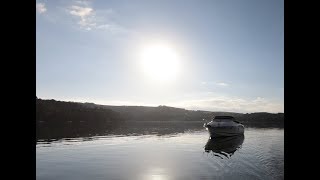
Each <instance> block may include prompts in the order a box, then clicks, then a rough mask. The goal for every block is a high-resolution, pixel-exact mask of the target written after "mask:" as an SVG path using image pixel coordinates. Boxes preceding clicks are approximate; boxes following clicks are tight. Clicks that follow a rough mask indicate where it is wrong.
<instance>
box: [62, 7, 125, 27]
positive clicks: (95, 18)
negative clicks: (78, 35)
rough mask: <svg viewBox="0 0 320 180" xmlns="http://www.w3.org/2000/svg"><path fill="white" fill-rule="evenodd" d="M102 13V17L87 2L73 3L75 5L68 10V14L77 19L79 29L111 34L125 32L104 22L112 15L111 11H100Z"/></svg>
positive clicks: (116, 25)
mask: <svg viewBox="0 0 320 180" xmlns="http://www.w3.org/2000/svg"><path fill="white" fill-rule="evenodd" d="M101 12H103V16H102V15H101V14H100V15H98V14H99V13H98V12H97V11H96V10H95V9H93V7H92V6H91V5H90V2H89V1H75V5H72V6H70V7H69V8H68V13H69V14H70V15H72V16H73V17H75V18H77V24H78V25H79V27H80V28H81V29H85V30H87V31H90V30H93V29H96V30H106V31H109V32H111V33H121V32H126V29H125V28H123V27H122V26H120V25H118V24H116V23H114V22H110V21H107V20H106V18H107V17H106V16H108V15H109V16H110V15H112V14H113V13H114V11H113V10H112V9H107V10H103V11H100V13H101Z"/></svg>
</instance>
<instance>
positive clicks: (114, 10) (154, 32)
mask: <svg viewBox="0 0 320 180" xmlns="http://www.w3.org/2000/svg"><path fill="white" fill-rule="evenodd" d="M283 8H284V4H283V0H241V1H239V0H200V1H199V0H71V1H69V0H68V1H66V0H65V1H62V0H56V1H45V0H38V1H36V11H37V12H36V95H37V97H38V98H41V99H55V100H61V101H76V102H92V103H96V104H103V105H139V106H140V105H141V106H159V105H167V106H174V107H180V108H185V109H189V110H208V111H229V112H240V113H251V112H271V113H278V112H283V111H284V12H283V11H284V10H283Z"/></svg>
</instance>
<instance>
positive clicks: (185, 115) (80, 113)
mask: <svg viewBox="0 0 320 180" xmlns="http://www.w3.org/2000/svg"><path fill="white" fill-rule="evenodd" d="M36 102H37V103H36V113H37V114H36V124H37V137H61V136H62V137H71V136H75V135H79V136H80V135H90V134H94V133H103V132H106V131H107V132H111V131H112V132H115V131H119V129H121V132H123V131H125V132H128V133H136V132H137V131H152V130H153V129H154V128H156V129H157V131H158V130H159V129H167V130H168V129H172V130H175V131H176V130H181V131H184V130H186V129H203V123H204V122H208V121H210V120H211V119H212V118H213V117H214V116H220V115H228V116H234V117H235V118H236V119H237V120H238V121H240V122H242V123H243V124H244V125H245V126H246V127H278V128H283V124H284V114H283V113H278V114H272V113H250V114H242V113H233V112H210V111H194V110H186V109H182V108H175V107H168V106H158V107H147V106H111V105H96V104H94V103H78V102H63V101H56V100H42V99H37V100H36Z"/></svg>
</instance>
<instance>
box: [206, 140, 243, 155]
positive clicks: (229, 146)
mask: <svg viewBox="0 0 320 180" xmlns="http://www.w3.org/2000/svg"><path fill="white" fill-rule="evenodd" d="M243 141H244V135H243V134H242V135H238V136H221V137H211V138H210V139H209V140H208V142H207V144H206V145H205V147H204V150H205V152H207V153H210V152H212V154H213V155H214V156H218V157H220V158H224V157H226V158H230V157H231V156H232V155H233V154H234V152H236V151H237V150H238V149H239V148H241V146H242V143H243Z"/></svg>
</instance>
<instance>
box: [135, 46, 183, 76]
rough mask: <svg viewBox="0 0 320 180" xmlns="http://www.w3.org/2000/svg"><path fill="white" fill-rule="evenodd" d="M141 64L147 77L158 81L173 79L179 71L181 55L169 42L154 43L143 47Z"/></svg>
mask: <svg viewBox="0 0 320 180" xmlns="http://www.w3.org/2000/svg"><path fill="white" fill-rule="evenodd" d="M141 65H142V69H143V71H144V73H145V75H146V76H147V77H149V78H152V79H153V80H157V81H171V80H174V79H175V78H176V77H177V75H178V72H179V66H180V64H179V56H178V54H177V52H176V51H175V50H174V49H173V48H171V47H170V46H169V45H167V44H153V45H149V46H145V48H143V50H142V52H141Z"/></svg>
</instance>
